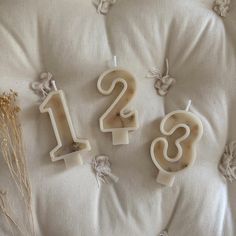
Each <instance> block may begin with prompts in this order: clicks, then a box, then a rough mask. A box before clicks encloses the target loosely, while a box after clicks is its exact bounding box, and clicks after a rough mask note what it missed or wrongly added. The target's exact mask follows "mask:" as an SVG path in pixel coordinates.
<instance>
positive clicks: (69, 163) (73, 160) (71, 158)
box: [63, 152, 83, 169]
mask: <svg viewBox="0 0 236 236" xmlns="http://www.w3.org/2000/svg"><path fill="white" fill-rule="evenodd" d="M63 159H64V161H65V165H66V168H67V169H69V168H71V167H75V166H78V165H82V164H83V160H82V158H81V156H80V154H79V152H72V153H69V154H66V155H64V156H63Z"/></svg>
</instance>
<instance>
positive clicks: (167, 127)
mask: <svg viewBox="0 0 236 236" xmlns="http://www.w3.org/2000/svg"><path fill="white" fill-rule="evenodd" d="M190 104H191V102H190V103H189V105H188V106H187V108H186V110H185V111H184V110H177V111H173V112H171V113H169V114H167V115H166V116H165V117H164V118H163V120H162V121H161V124H160V131H161V133H162V134H163V135H165V137H158V138H156V139H155V140H154V141H153V142H152V144H151V149H150V152H151V157H152V161H153V162H154V164H155V165H156V167H157V168H158V169H159V173H158V175H157V182H158V183H161V184H163V185H167V186H172V184H173V182H174V178H175V175H176V174H177V173H179V172H181V171H183V170H184V169H186V168H188V167H190V166H191V165H192V164H193V163H194V161H195V158H196V144H197V142H198V141H199V140H200V138H201V136H202V133H203V126H202V122H201V120H200V119H199V118H198V117H197V116H196V115H194V114H193V113H191V112H189V111H188V108H189V106H190Z"/></svg>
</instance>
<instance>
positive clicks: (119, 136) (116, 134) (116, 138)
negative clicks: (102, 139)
mask: <svg viewBox="0 0 236 236" xmlns="http://www.w3.org/2000/svg"><path fill="white" fill-rule="evenodd" d="M112 143H113V145H122V144H129V132H128V131H127V130H115V131H112Z"/></svg>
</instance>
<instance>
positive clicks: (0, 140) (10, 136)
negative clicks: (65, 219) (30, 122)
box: [0, 90, 35, 235]
mask: <svg viewBox="0 0 236 236" xmlns="http://www.w3.org/2000/svg"><path fill="white" fill-rule="evenodd" d="M16 97H17V93H16V92H14V91H12V90H10V92H9V93H3V94H2V95H1V96H0V147H1V153H2V157H3V159H4V161H5V163H6V165H7V167H8V170H9V172H10V175H11V177H12V179H13V181H14V182H15V184H16V187H17V190H18V191H19V193H20V194H21V196H22V198H23V201H24V204H25V206H26V210H27V215H26V216H27V220H28V224H29V225H28V227H29V230H30V235H35V230H34V221H33V213H32V208H31V202H32V192H31V186H30V181H29V174H28V171H27V166H26V159H25V154H24V146H23V142H22V132H21V126H20V122H19V117H18V114H19V111H20V108H19V106H17V105H16ZM2 202H3V201H2ZM9 219H12V218H9ZM12 223H13V225H15V226H16V223H14V222H12ZM19 231H21V230H19ZM22 235H25V234H22ZM27 235H28V233H27Z"/></svg>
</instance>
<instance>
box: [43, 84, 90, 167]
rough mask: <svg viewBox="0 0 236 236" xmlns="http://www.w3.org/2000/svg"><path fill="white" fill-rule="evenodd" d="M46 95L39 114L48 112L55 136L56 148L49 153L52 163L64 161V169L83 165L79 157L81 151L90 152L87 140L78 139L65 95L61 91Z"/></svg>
mask: <svg viewBox="0 0 236 236" xmlns="http://www.w3.org/2000/svg"><path fill="white" fill-rule="evenodd" d="M54 88H55V91H52V92H50V93H49V94H48V96H47V97H46V99H45V100H44V101H43V103H42V104H41V105H40V107H39V109H40V112H42V113H44V112H48V113H49V116H50V119H51V122H52V127H53V130H54V133H55V136H56V140H57V146H56V147H55V148H54V149H53V150H52V151H51V152H50V156H51V159H52V161H58V160H62V159H64V161H65V164H66V167H67V168H68V167H71V166H74V165H77V164H78V165H80V164H82V163H83V161H82V158H81V156H80V154H81V152H82V151H85V150H87V151H88V150H90V149H91V147H90V144H89V141H88V140H87V139H78V138H77V137H76V135H75V131H74V128H73V125H72V121H71V118H70V114H69V110H68V106H67V104H66V99H65V95H64V93H63V91H62V90H57V89H56V87H55V84H54Z"/></svg>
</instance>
